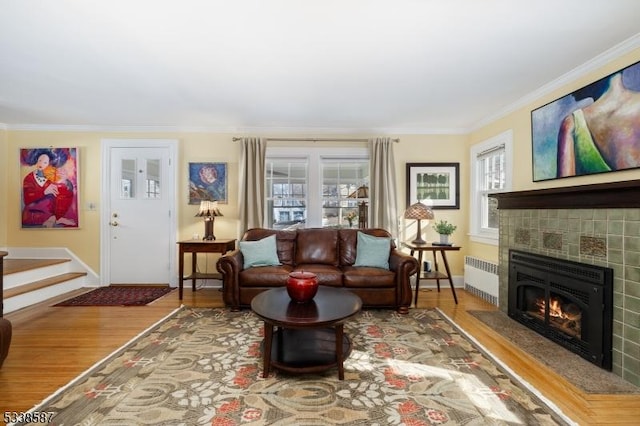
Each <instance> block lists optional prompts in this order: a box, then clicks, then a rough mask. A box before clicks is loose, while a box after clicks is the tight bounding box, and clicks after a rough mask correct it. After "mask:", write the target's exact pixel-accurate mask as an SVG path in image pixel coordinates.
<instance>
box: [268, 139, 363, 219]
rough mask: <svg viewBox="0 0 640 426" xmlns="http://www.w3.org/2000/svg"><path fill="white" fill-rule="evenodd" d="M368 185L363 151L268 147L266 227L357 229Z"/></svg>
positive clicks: (354, 149) (356, 149)
mask: <svg viewBox="0 0 640 426" xmlns="http://www.w3.org/2000/svg"><path fill="white" fill-rule="evenodd" d="M368 185H369V158H368V152H367V149H366V148H362V149H358V148H343V149H339V148H338V149H337V148H331V149H326V148H313V147H312V148H280V147H273V148H267V158H266V189H265V194H266V200H265V201H266V209H265V217H266V218H265V221H266V223H265V226H267V227H269V228H273V229H296V228H304V227H308V228H313V227H346V226H349V225H350V224H353V225H355V226H357V225H358V216H359V214H360V212H361V211H360V210H359V209H360V208H361V207H360V205H361V203H362V202H365V203H368V201H369V200H368V198H366V194H367V191H362V188H363V187H368ZM359 189H360V190H359ZM363 194H365V196H363ZM349 219H351V220H349Z"/></svg>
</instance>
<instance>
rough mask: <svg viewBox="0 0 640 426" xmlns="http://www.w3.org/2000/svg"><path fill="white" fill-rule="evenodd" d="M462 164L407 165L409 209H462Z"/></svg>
mask: <svg viewBox="0 0 640 426" xmlns="http://www.w3.org/2000/svg"><path fill="white" fill-rule="evenodd" d="M459 185H460V163H407V182H406V186H407V207H409V206H410V205H411V204H413V203H415V202H417V201H421V202H423V203H424V204H427V205H428V206H430V207H431V208H433V209H459V208H460V186H459Z"/></svg>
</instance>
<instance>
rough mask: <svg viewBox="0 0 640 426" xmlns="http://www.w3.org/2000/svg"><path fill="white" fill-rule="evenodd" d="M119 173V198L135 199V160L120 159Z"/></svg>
mask: <svg viewBox="0 0 640 426" xmlns="http://www.w3.org/2000/svg"><path fill="white" fill-rule="evenodd" d="M120 164H121V172H120V198H123V199H130V198H135V197H136V160H135V159H124V158H123V159H122V161H121V163H120Z"/></svg>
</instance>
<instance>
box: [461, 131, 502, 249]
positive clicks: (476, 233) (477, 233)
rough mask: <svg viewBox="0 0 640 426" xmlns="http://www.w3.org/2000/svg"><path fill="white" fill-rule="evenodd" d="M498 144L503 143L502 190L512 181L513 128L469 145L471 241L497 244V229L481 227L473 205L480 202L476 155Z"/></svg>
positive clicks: (498, 145)
mask: <svg viewBox="0 0 640 426" xmlns="http://www.w3.org/2000/svg"><path fill="white" fill-rule="evenodd" d="M500 145H504V158H505V180H506V182H505V188H504V190H503V192H507V191H510V190H511V186H512V182H513V130H507V131H505V132H502V133H500V134H499V135H496V136H494V137H492V138H489V139H486V140H484V141H482V142H480V143H477V144H475V145H473V146H472V147H471V150H470V162H469V164H470V165H471V173H470V185H469V188H471V202H470V204H469V205H470V206H471V208H470V213H469V222H470V223H469V229H470V232H469V238H470V240H471V241H473V242H478V243H483V244H490V245H495V246H497V245H498V241H499V236H498V231H497V230H493V229H487V228H482V227H481V224H480V215H479V214H474V212H475V211H476V210H477V209H475V206H478V205H480V204H481V200H480V194H479V191H478V190H477V188H478V181H479V176H478V174H479V173H480V171H479V170H478V161H477V158H478V155H479V154H480V153H482V152H484V151H487V150H490V149H494V148H498V147H500Z"/></svg>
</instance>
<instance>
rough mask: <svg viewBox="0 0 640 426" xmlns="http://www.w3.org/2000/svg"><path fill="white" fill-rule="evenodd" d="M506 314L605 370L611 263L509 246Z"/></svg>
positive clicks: (610, 315) (609, 349)
mask: <svg viewBox="0 0 640 426" xmlns="http://www.w3.org/2000/svg"><path fill="white" fill-rule="evenodd" d="M508 314H509V316H510V317H511V318H513V319H515V320H516V321H518V322H520V323H522V324H524V325H525V326H527V327H529V328H531V329H532V330H534V331H536V332H538V333H539V334H541V335H543V336H545V337H547V338H548V339H550V340H552V341H554V342H556V343H558V344H560V345H562V346H563V347H565V348H566V349H568V350H570V351H572V352H575V353H576V354H578V355H580V356H581V357H583V358H585V359H586V360H588V361H590V362H592V363H594V364H596V365H598V366H600V367H602V368H604V369H607V370H611V368H612V322H613V270H612V269H611V268H605V267H600V266H595V265H588V264H585V263H579V262H573V261H569V260H563V259H557V258H553V257H548V256H542V255H538V254H533V253H528V252H523V251H518V250H509V287H508Z"/></svg>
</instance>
